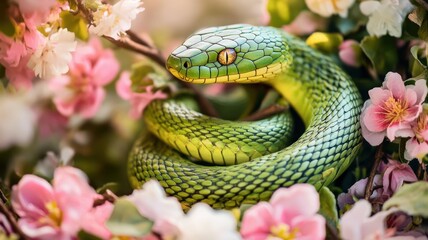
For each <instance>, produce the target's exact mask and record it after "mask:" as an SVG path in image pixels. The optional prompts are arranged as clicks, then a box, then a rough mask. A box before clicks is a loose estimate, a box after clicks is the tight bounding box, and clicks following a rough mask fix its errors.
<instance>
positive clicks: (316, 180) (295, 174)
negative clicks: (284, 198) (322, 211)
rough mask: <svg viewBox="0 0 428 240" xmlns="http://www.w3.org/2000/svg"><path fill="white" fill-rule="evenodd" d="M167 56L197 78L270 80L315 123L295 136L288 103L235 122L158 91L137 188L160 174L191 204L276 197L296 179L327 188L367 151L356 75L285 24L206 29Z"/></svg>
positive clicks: (133, 157) (181, 72)
mask: <svg viewBox="0 0 428 240" xmlns="http://www.w3.org/2000/svg"><path fill="white" fill-rule="evenodd" d="M166 65H167V66H166V67H167V69H168V70H169V71H170V72H171V74H172V75H174V76H175V77H176V78H178V79H180V80H183V81H186V82H191V83H199V84H202V83H205V84H207V83H229V82H233V83H258V82H262V83H264V84H267V85H270V86H272V87H273V88H274V89H275V90H276V91H278V92H279V93H280V94H281V95H282V96H283V97H284V98H285V99H287V101H288V102H289V103H290V104H291V106H292V107H293V108H294V109H295V110H296V112H297V113H298V114H299V116H300V117H301V119H302V120H303V123H304V124H305V131H304V132H303V133H302V135H301V136H300V137H299V138H298V139H297V140H296V141H295V142H294V143H292V144H291V145H289V146H286V145H287V139H286V138H288V136H289V134H290V133H291V130H290V128H291V129H292V127H291V126H292V125H291V122H290V121H289V120H287V119H289V117H288V116H285V115H287V113H284V114H280V115H275V116H272V117H269V118H267V119H263V120H260V121H255V122H229V121H225V120H221V119H216V118H211V117H208V116H205V115H203V114H201V113H198V112H196V111H194V110H193V109H192V108H190V107H188V106H187V105H185V104H183V103H182V101H180V100H177V99H170V100H163V101H162V100H157V101H153V102H152V103H151V104H149V106H148V107H147V109H146V110H145V111H144V119H145V122H146V125H147V128H148V129H149V131H150V132H151V134H143V136H142V137H141V138H140V139H139V140H138V141H137V142H136V143H135V145H134V147H133V149H132V151H131V153H130V156H129V175H130V180H131V184H132V185H133V187H135V188H139V187H141V186H142V184H143V183H144V182H147V181H148V180H150V179H156V180H158V181H159V182H160V184H161V185H162V186H163V187H164V189H165V191H166V193H167V194H169V195H172V196H175V197H176V198H178V200H179V201H180V202H181V203H182V206H183V207H184V208H188V207H190V206H191V205H192V204H194V203H196V202H205V203H207V204H209V205H211V206H212V207H214V208H226V209H230V208H234V207H239V206H240V205H241V204H243V203H248V204H253V203H256V202H258V201H261V200H268V199H269V198H270V196H271V195H272V193H273V192H274V191H275V190H276V189H278V188H280V187H287V186H290V185H292V184H295V183H310V184H313V185H314V186H315V187H316V188H318V189H319V188H320V187H321V186H323V185H328V184H330V183H331V182H332V181H333V180H335V179H336V178H337V177H338V176H339V175H340V174H342V173H343V172H344V171H345V169H346V168H347V167H348V166H349V165H350V163H351V162H352V160H353V159H355V158H356V155H357V154H358V152H359V149H360V147H361V145H362V138H361V134H360V125H359V115H360V111H361V105H362V99H361V96H360V94H359V92H358V90H357V88H356V86H355V85H354V83H353V81H352V80H351V79H350V77H349V76H348V75H347V74H346V73H345V72H344V71H343V70H341V68H340V67H338V66H337V65H336V64H335V63H334V61H333V60H332V59H330V58H329V57H327V56H325V55H323V54H321V53H320V52H318V51H316V50H314V49H312V48H310V47H309V46H307V45H306V44H305V42H303V41H302V40H300V39H298V38H296V37H294V36H291V35H289V34H287V33H285V32H283V31H282V30H281V29H277V28H272V27H256V26H250V25H241V24H240V25H230V26H223V27H212V28H207V29H203V30H201V31H198V32H196V33H194V34H193V35H191V36H190V37H189V38H188V39H187V40H185V42H184V43H183V44H182V45H181V46H180V47H178V48H177V49H175V50H174V51H173V52H172V54H171V55H170V56H169V58H168V60H167V64H166ZM281 126H282V127H281ZM285 146H286V147H285ZM195 160H202V161H207V162H208V163H211V164H208V163H201V161H195Z"/></svg>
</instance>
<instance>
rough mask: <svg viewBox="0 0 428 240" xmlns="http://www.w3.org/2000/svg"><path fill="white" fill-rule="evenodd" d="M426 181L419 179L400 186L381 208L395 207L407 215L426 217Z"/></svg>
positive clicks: (427, 194)
mask: <svg viewBox="0 0 428 240" xmlns="http://www.w3.org/2000/svg"><path fill="white" fill-rule="evenodd" d="M427 199H428V182H425V181H420V182H415V183H412V184H405V185H404V186H402V187H401V188H400V189H399V190H398V191H397V192H396V193H395V194H394V195H393V196H392V197H391V198H390V199H389V200H388V201H386V202H385V204H384V205H383V209H384V210H386V209H389V208H392V207H396V208H398V209H400V210H402V211H404V212H406V213H407V214H409V215H412V216H422V217H424V218H427V217H428V201H427Z"/></svg>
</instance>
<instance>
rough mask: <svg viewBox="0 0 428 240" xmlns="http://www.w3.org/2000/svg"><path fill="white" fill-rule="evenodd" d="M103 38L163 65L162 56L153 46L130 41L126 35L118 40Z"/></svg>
mask: <svg viewBox="0 0 428 240" xmlns="http://www.w3.org/2000/svg"><path fill="white" fill-rule="evenodd" d="M104 38H105V39H107V40H109V41H110V42H112V43H113V44H115V45H116V46H118V47H122V48H125V49H128V50H131V51H134V52H137V53H140V54H142V55H144V56H146V57H148V58H150V59H151V60H153V61H154V62H156V63H157V64H159V65H160V66H162V67H165V59H164V58H163V57H162V55H161V54H159V51H158V50H157V49H155V48H149V47H147V46H144V45H141V44H138V43H137V42H134V41H132V40H131V39H130V38H128V37H122V38H120V39H119V40H116V39H113V38H111V37H107V36H104Z"/></svg>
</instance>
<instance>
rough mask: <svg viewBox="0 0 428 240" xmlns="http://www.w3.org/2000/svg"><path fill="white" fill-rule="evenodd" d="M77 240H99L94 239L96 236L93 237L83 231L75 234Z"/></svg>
mask: <svg viewBox="0 0 428 240" xmlns="http://www.w3.org/2000/svg"><path fill="white" fill-rule="evenodd" d="M77 239H79V240H99V239H101V238H99V237H96V236H94V235H92V234H90V233H87V232H85V231H80V232H79V233H78V234H77Z"/></svg>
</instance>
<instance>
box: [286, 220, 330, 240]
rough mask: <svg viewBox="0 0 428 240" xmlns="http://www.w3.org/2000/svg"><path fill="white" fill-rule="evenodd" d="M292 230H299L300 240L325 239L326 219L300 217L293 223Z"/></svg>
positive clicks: (298, 237)
mask: <svg viewBox="0 0 428 240" xmlns="http://www.w3.org/2000/svg"><path fill="white" fill-rule="evenodd" d="M292 228H293V229H298V232H297V237H296V238H297V239H299V240H318V239H319V240H322V239H325V235H326V233H325V219H324V218H323V217H322V216H321V215H318V214H317V215H314V216H310V217H308V216H298V217H296V218H294V219H293V221H292Z"/></svg>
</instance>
